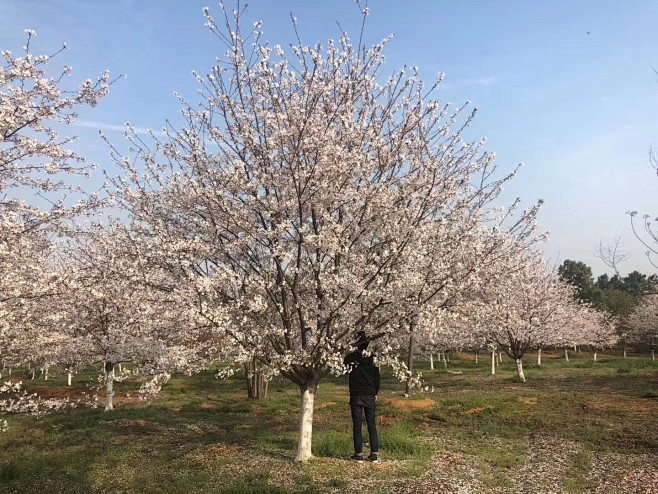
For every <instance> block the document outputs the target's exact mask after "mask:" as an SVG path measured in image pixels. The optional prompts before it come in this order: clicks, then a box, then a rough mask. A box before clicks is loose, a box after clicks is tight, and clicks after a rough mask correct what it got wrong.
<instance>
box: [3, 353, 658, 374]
mask: <svg viewBox="0 0 658 494" xmlns="http://www.w3.org/2000/svg"><path fill="white" fill-rule="evenodd" d="M651 360H653V361H654V362H655V361H656V350H654V349H653V348H652V349H651ZM9 375H10V376H11V369H9Z"/></svg>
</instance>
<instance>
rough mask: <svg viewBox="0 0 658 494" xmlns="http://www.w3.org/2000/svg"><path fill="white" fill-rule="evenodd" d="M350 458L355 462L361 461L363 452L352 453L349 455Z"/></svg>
mask: <svg viewBox="0 0 658 494" xmlns="http://www.w3.org/2000/svg"><path fill="white" fill-rule="evenodd" d="M350 460H352V461H355V462H357V463H363V454H360V455H352V456H350Z"/></svg>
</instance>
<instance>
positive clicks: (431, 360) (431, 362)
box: [430, 353, 434, 370]
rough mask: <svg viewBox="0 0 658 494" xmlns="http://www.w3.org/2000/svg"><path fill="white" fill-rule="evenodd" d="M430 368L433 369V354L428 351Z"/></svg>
mask: <svg viewBox="0 0 658 494" xmlns="http://www.w3.org/2000/svg"><path fill="white" fill-rule="evenodd" d="M430 369H431V370H434V355H432V354H431V353H430Z"/></svg>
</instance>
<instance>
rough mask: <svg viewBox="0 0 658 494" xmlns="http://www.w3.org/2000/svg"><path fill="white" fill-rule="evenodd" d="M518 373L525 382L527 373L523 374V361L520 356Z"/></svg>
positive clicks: (517, 363)
mask: <svg viewBox="0 0 658 494" xmlns="http://www.w3.org/2000/svg"><path fill="white" fill-rule="evenodd" d="M516 374H517V375H518V376H519V380H520V381H521V382H522V383H524V382H525V375H524V374H523V361H522V360H521V359H520V358H517V359H516Z"/></svg>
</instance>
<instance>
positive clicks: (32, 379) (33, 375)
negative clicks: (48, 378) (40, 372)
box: [30, 369, 35, 381]
mask: <svg viewBox="0 0 658 494" xmlns="http://www.w3.org/2000/svg"><path fill="white" fill-rule="evenodd" d="M34 377H35V372H34V369H32V377H31V378H30V381H34Z"/></svg>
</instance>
